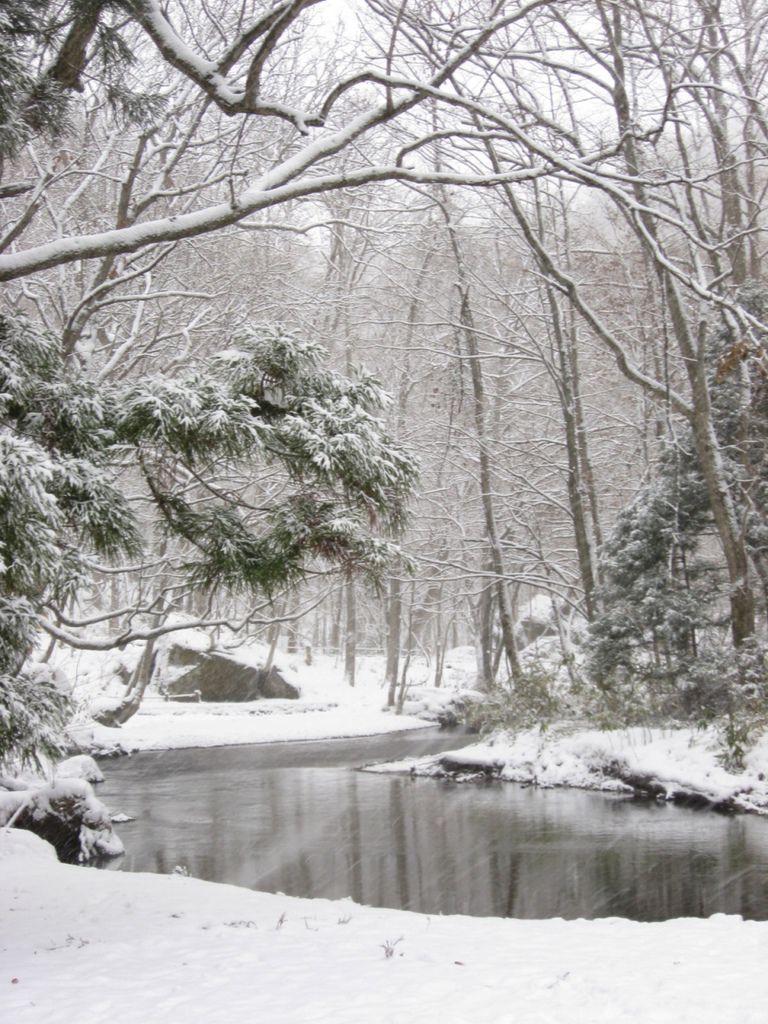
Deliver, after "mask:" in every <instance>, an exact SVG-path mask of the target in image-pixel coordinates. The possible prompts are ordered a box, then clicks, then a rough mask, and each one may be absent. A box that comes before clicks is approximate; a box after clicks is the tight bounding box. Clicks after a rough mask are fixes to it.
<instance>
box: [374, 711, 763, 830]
mask: <svg viewBox="0 0 768 1024" xmlns="http://www.w3.org/2000/svg"><path fill="white" fill-rule="evenodd" d="M721 754H722V746H721V743H720V740H719V738H718V736H717V733H716V731H715V730H714V729H708V730H695V729H683V728H678V729H641V728H633V729H616V730H611V731H598V730H587V729H581V730H573V729H564V728H553V729H551V730H548V731H541V730H535V729H530V730H526V731H525V732H521V733H517V734H515V735H511V734H505V733H497V734H496V735H494V736H492V737H489V738H488V739H487V740H485V741H483V742H481V743H477V744H473V745H471V746H468V747H464V748H463V749H462V750H460V751H455V752H450V751H448V752H446V753H443V754H439V755H435V756H431V757H424V758H418V759H411V760H407V761H400V762H396V763H392V764H388V765H379V766H376V767H374V768H372V769H369V770H371V771H381V772H406V771H407V772H410V773H412V774H415V775H427V776H441V775H451V776H452V777H454V778H456V777H458V778H459V779H471V778H472V777H473V775H476V774H477V773H481V772H482V773H486V774H492V775H493V776H494V777H496V778H499V779H502V780H507V781H510V782H524V783H528V784H533V785H538V786H547V787H548V786H574V787H578V788H581V789H601V790H614V791H631V790H633V789H640V790H642V791H644V792H646V793H649V794H650V795H654V796H657V798H659V799H666V800H675V799H683V800H686V801H689V802H690V801H697V802H698V801H701V802H702V803H705V802H706V803H709V804H711V805H712V806H715V807H722V808H723V809H730V810H742V811H752V812H757V813H760V814H768V736H763V737H762V739H761V740H760V741H759V742H757V743H755V745H754V746H753V747H752V748H751V749H750V750H749V751H748V752H747V754H746V756H745V762H746V763H745V769H744V771H741V772H732V771H727V770H726V769H725V768H724V767H723V766H722V764H721Z"/></svg>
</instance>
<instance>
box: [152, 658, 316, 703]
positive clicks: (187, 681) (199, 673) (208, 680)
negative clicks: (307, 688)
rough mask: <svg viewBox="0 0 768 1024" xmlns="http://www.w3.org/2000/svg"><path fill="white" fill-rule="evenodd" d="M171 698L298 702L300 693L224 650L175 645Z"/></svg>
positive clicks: (269, 672) (270, 672) (168, 687)
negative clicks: (207, 649)
mask: <svg viewBox="0 0 768 1024" xmlns="http://www.w3.org/2000/svg"><path fill="white" fill-rule="evenodd" d="M167 671H168V676H169V681H167V682H166V683H165V685H164V686H163V687H162V688H163V690H164V692H165V693H166V694H167V695H168V696H169V697H177V698H182V699H184V698H185V697H189V695H194V697H195V698H197V695H198V694H199V699H200V700H203V701H247V700H265V699H280V700H296V699H297V698H298V697H299V691H298V690H297V688H296V687H295V686H292V685H291V684H290V683H288V682H286V680H285V679H284V678H283V677H282V675H281V674H280V672H278V670H277V669H276V668H274V667H272V668H270V669H265V668H256V667H254V666H252V665H244V664H243V663H242V662H240V661H237V660H236V659H235V658H232V657H230V656H229V655H228V654H224V653H223V652H221V651H195V650H191V649H190V648H189V647H182V646H181V645H180V644H173V645H172V646H171V647H170V649H169V651H168V661H167Z"/></svg>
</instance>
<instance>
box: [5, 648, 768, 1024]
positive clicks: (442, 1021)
mask: <svg viewBox="0 0 768 1024" xmlns="http://www.w3.org/2000/svg"><path fill="white" fill-rule="evenodd" d="M255 656H256V655H255V654H254V657H255ZM60 667H64V668H65V669H66V670H68V671H70V673H71V672H72V667H73V666H72V664H71V662H70V664H68V665H64V666H60ZM119 667H120V666H116V665H115V664H112V665H110V664H107V663H106V661H105V658H104V656H101V658H100V659H99V658H97V657H95V656H90V658H89V659H83V660H82V661H81V664H80V667H79V671H78V672H77V675H78V679H79V694H80V699H81V701H82V708H83V710H82V712H81V715H80V722H79V724H78V726H77V728H78V729H79V730H80V732H81V733H88V731H89V730H91V739H92V740H95V741H96V744H95V745H96V746H101V745H105V746H109V741H110V740H114V739H115V738H117V739H119V741H120V743H121V744H122V745H123V747H124V748H126V749H156V748H159V747H181V746H202V745H216V744H229V743H252V742H266V741H275V740H287V739H310V738H311V739H319V738H328V737H333V736H345V735H366V734H369V733H372V732H384V731H387V730H391V729H402V728H415V727H418V726H420V725H423V724H425V723H424V722H423V720H421V719H418V718H411V717H408V716H395V715H393V714H392V713H390V712H384V711H382V705H383V703H384V700H383V698H384V691H383V685H382V673H381V668H382V666H381V663H380V661H378V660H376V659H371V660H370V661H369V662H364V663H363V665H362V666H361V670H360V673H359V675H358V685H357V686H356V687H355V689H354V690H352V689H351V688H350V687H348V686H346V685H345V684H344V682H343V679H342V678H341V673H340V672H339V670H338V667H337V666H333V665H332V664H331V663H330V662H329V661H325V662H324V661H322V660H320V661H319V662H318V663H317V664H315V665H313V666H304V665H301V664H300V663H299V662H298V661H295V662H291V661H290V660H289V661H288V662H286V661H285V660H284V661H283V664H282V666H281V667H282V668H283V671H284V673H285V674H286V675H287V677H288V678H290V679H291V681H292V682H295V683H296V685H297V686H298V688H299V689H300V691H301V698H300V699H299V700H298V701H266V702H254V703H252V704H246V705H225V704H218V705H212V704H208V705H205V704H202V705H201V704H176V703H167V702H165V701H162V700H161V699H160V698H159V697H157V696H156V695H150V697H149V698H148V700H147V701H146V703H145V705H144V706H143V708H142V711H141V712H140V713H139V715H137V716H136V717H135V718H134V719H132V720H131V721H130V722H128V723H127V724H126V725H124V726H123V727H122V728H121V729H118V730H104V729H103V728H102V727H97V726H94V725H93V724H92V723H91V724H89V723H88V716H87V706H88V703H89V701H92V700H93V699H94V697H98V696H99V695H100V694H101V695H104V694H106V695H109V692H110V689H111V690H112V691H114V690H115V678H116V670H117V668H119ZM449 669H450V671H451V672H452V673H453V676H452V678H450V681H451V682H453V683H454V684H463V685H465V686H466V685H467V682H468V680H470V679H471V675H472V665H471V659H470V652H466V651H464V652H456V654H455V656H454V658H453V664H452V665H450V666H449ZM414 681H415V682H416V683H418V684H420V688H419V689H418V691H414V692H413V693H412V694H411V695H410V696H411V698H412V699H411V702H410V703H409V704H408V705H407V710H409V711H414V712H418V713H419V714H424V713H427V714H429V713H433V712H434V711H435V709H436V708H438V706H439V704H440V702H441V695H440V694H436V693H435V692H434V691H433V690H431V689H430V688H429V686H428V682H429V679H428V667H426V666H425V667H424V668H423V670H422V673H421V676H419V675H418V674H416V675H415V677H414ZM112 734H115V735H114V736H113V735H112ZM716 755H717V749H716V743H715V739H714V737H713V736H712V735H711V734H705V733H693V732H691V731H681V730H676V731H669V732H650V731H647V730H628V731H627V730H625V731H621V732H615V733H597V732H584V731H582V732H573V731H571V732H563V731H561V730H558V729H554V730H551V731H549V732H547V733H540V732H530V733H523V734H520V735H518V736H517V737H510V736H504V735H498V736H496V737H494V738H493V739H489V740H485V741H483V742H482V743H479V744H476V745H474V746H473V747H472V748H468V749H465V750H463V751H462V752H461V754H460V755H455V756H456V757H459V756H460V758H461V759H462V763H463V764H464V765H465V767H466V769H467V771H468V773H469V774H471V773H472V771H473V770H475V771H477V770H485V769H490V770H492V771H494V772H495V773H497V774H498V775H499V776H500V777H501V778H506V779H517V780H521V781H527V782H535V783H537V784H539V785H577V786H588V787H590V788H595V787H598V788H615V787H617V786H621V785H622V784H623V783H622V782H621V781H619V779H618V776H621V775H622V774H623V775H625V776H626V775H632V774H634V775H637V776H647V777H648V778H652V779H655V780H656V781H658V783H659V785H660V786H661V787H662V789H663V792H665V793H667V794H668V795H671V794H672V793H673V792H675V791H676V790H677V789H679V788H684V787H688V788H690V789H693V790H696V789H698V790H699V791H700V792H703V793H706V794H708V795H709V798H711V799H712V800H713V801H716V800H718V799H723V798H725V797H729V796H730V797H732V798H734V799H736V800H740V801H744V802H745V803H744V807H745V809H754V808H762V807H768V792H767V791H766V783H765V777H766V775H768V743H762V744H758V745H757V746H756V747H755V748H754V749H753V750H752V751H751V752H750V753H749V755H748V767H747V771H746V772H745V773H744V774H743V775H738V776H735V775H731V774H729V773H727V772H725V770H724V769H723V768H722V767H721V765H720V764H719V763H718V761H717V756H716ZM442 756H443V757H446V756H447V757H448V759H449V761H450V758H451V755H442ZM617 766H618V767H617ZM86 767H88V766H87V765H86ZM395 767H397V769H398V770H403V769H404V768H405V769H410V768H411V767H414V769H415V770H418V771H425V772H432V771H435V770H437V767H438V761H437V760H436V759H427V760H422V761H421V762H419V763H417V764H415V765H411V763H407V764H402V763H401V764H400V765H398V766H395ZM618 768H620V770H618ZM83 770H84V769H83V765H82V764H80V763H79V762H78V763H75V764H74V765H70V766H69V767H68V769H67V772H69V773H70V774H72V773H74V774H78V773H82V771H83ZM107 770H108V768H107ZM624 784H625V783H624ZM747 804H749V805H750V806H747ZM766 954H768V923H756V922H750V921H746V922H745V921H742V920H741V919H740V918H738V917H725V916H722V915H717V916H715V917H713V918H710V919H708V920H698V919H696V920H693V919H691V920H687V919H686V920H674V921H668V922H665V923H658V924H656V923H654V924H640V923H636V922H631V921H627V920H623V919H618V918H616V919H605V920H598V921H568V922H566V921H562V920H545V921H516V920H500V919H488V918H467V917H435V916H426V915H420V914H415V913H410V912H401V911H392V910H379V909H372V908H365V907H360V906H358V905H356V904H354V903H351V902H350V901H348V900H344V901H337V902H331V901H326V900H303V899H296V898H292V897H287V896H282V895H270V894H264V893H258V892H252V891H250V890H245V889H239V888H236V887H233V886H227V885H217V884H213V883H208V882H202V881H199V880H196V879H192V878H187V877H183V876H181V875H170V876H163V875H144V874H132V873H128V872H102V871H92V870H88V869H85V868H82V867H70V866H65V865H62V864H59V863H58V861H56V859H55V856H54V854H53V851H52V849H51V847H49V846H47V844H45V843H44V842H43V841H42V840H40V839H38V838H36V837H35V836H32V835H31V834H28V833H26V832H22V831H19V830H11V831H8V832H3V831H0V1020H2V1021H6V1020H7V1021H13V1022H14V1024H25V1022H29V1024H75V1022H78V1021H81V1020H88V1021H90V1022H93V1024H112V1022H114V1021H115V1020H119V1021H121V1022H125V1024H131V1022H133V1021H136V1022H142V1024H145V1022H148V1024H165V1022H167V1024H177V1022H179V1024H181V1022H184V1024H188V1022H189V1024H193V1022H195V1021H201V1022H202V1021H205V1022H206V1024H230V1022H233V1024H234V1022H238V1024H239V1022H240V1021H242V1020H246V1019H256V1020H258V1021H259V1024H269V1022H280V1024H312V1022H328V1024H331V1022H333V1024H346V1022H349V1024H352V1022H354V1024H360V1022H365V1024H378V1022H381V1024H389V1022H392V1024H395V1022H397V1024H400V1022H404V1021H407V1022H408V1024H474V1022H475V1021H481V1022H482V1024H600V1022H606V1024H621V1022H623V1021H627V1022H642V1024H667V1022H669V1024H673V1022H674V1024H684V1022H691V1024H694V1022H695V1024H731V1022H732V1024H737V1022H739V1024H763V1021H764V1020H765V1019H766V1009H765V1007H766V1005H768V975H766V972H765V970H764V964H765V958H766Z"/></svg>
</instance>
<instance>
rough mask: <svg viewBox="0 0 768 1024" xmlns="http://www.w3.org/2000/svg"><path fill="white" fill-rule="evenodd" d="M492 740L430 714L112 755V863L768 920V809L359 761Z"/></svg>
mask: <svg viewBox="0 0 768 1024" xmlns="http://www.w3.org/2000/svg"><path fill="white" fill-rule="evenodd" d="M475 740H476V737H473V736H464V735H461V734H458V735H457V734H456V733H453V734H451V733H450V732H443V731H440V730H437V729H429V730H423V731H417V732H410V733H401V734H391V735H388V736H379V737H372V738H371V737H364V738H359V739H351V740H328V741H322V742H315V743H280V744H272V745H262V746H240V747H214V748H204V749H193V750H174V751H164V752H152V753H142V754H136V755H134V756H133V757H130V758H123V759H120V760H116V761H110V762H107V763H105V764H103V770H104V774H105V776H106V782H105V783H103V784H102V785H100V786H99V787H98V795H99V796H100V798H101V799H102V800H103V801H104V802H105V803H106V804H107V806H108V807H109V808H110V810H112V811H113V812H124V813H126V814H128V815H131V816H132V817H135V818H136V820H135V821H131V822H126V823H123V824H119V825H117V826H116V828H117V831H118V833H119V834H120V836H121V838H122V839H123V841H124V843H125V846H126V850H127V853H126V854H125V856H123V857H121V858H118V859H116V860H112V861H109V862H107V863H106V864H104V865H102V866H103V867H106V868H108V869H112V870H129V871H152V872H159V873H169V872H171V871H173V869H174V868H175V867H177V866H178V867H181V868H184V869H186V870H187V871H188V872H189V874H190V875H193V876H194V877H196V878H203V879H208V880H211V881H217V882H229V883H233V884H235V885H241V886H247V887H249V888H254V889H261V890H264V891H268V892H283V893H287V894H289V895H292V896H308V897H326V898H330V899H337V898H342V897H351V898H352V899H353V900H355V901H356V902H358V903H363V904H369V905H372V906H380V907H395V908H400V909H407V910H416V911H420V912H423V913H427V914H472V915H479V916H484V917H491V916H494V917H517V918H548V917H563V918H578V917H586V918H594V917H612V916H620V917H628V918H632V919H635V920H639V921H659V920H666V919H668V918H673V917H707V916H709V915H710V914H714V913H718V912H723V913H728V914H742V915H743V916H744V917H745V918H752V919H756V920H766V919H768V823H767V822H766V821H765V820H762V819H760V818H757V817H752V816H736V817H726V816H722V815H718V814H715V813H713V812H711V811H706V810H704V811H702V810H691V809H687V808H682V807H676V806H671V805H669V804H664V803H656V802H646V801H639V800H634V799H632V798H627V797H622V796H617V795H614V794H605V793H591V792H583V791H579V790H572V789H549V790H541V789H535V788H533V787H524V786H518V785H515V784H512V783H502V782H482V783H465V784H459V783H455V782H452V781H445V780H436V779H423V778H422V779H417V778H411V777H408V776H392V775H376V774H368V773H365V772H359V771H356V770H355V769H356V768H357V767H359V766H360V765H363V764H366V763H371V762H374V761H384V760H395V759H399V758H402V757H406V756H413V755H421V754H426V753H437V752H439V751H441V750H448V749H456V748H457V747H460V746H463V745H465V744H467V743H471V742H474V741H475Z"/></svg>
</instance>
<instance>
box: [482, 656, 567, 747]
mask: <svg viewBox="0 0 768 1024" xmlns="http://www.w3.org/2000/svg"><path fill="white" fill-rule="evenodd" d="M568 714H569V708H568V705H567V703H566V701H565V699H564V698H563V696H562V695H561V694H560V693H559V692H558V686H557V683H556V679H555V676H554V675H553V674H552V672H550V671H548V670H547V669H545V668H544V667H543V666H541V665H540V664H536V663H531V664H529V665H527V666H526V667H525V668H524V670H523V672H522V673H521V675H520V678H519V679H518V680H517V682H516V683H515V685H514V687H513V688H512V689H511V690H507V689H502V688H501V687H499V688H498V689H496V690H494V691H493V692H492V693H491V694H490V695H489V696H488V697H487V698H486V699H485V700H482V701H478V702H477V703H473V704H470V705H469V706H468V708H467V712H466V719H465V720H466V723H467V725H469V726H470V727H471V728H474V729H477V730H478V731H479V732H481V733H488V732H493V731H495V730H497V729H505V730H508V731H510V732H521V731H522V730H524V729H533V728H537V727H539V728H545V727H546V726H547V725H549V724H550V723H552V722H554V721H556V720H557V719H559V718H563V717H567V715H568Z"/></svg>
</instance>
